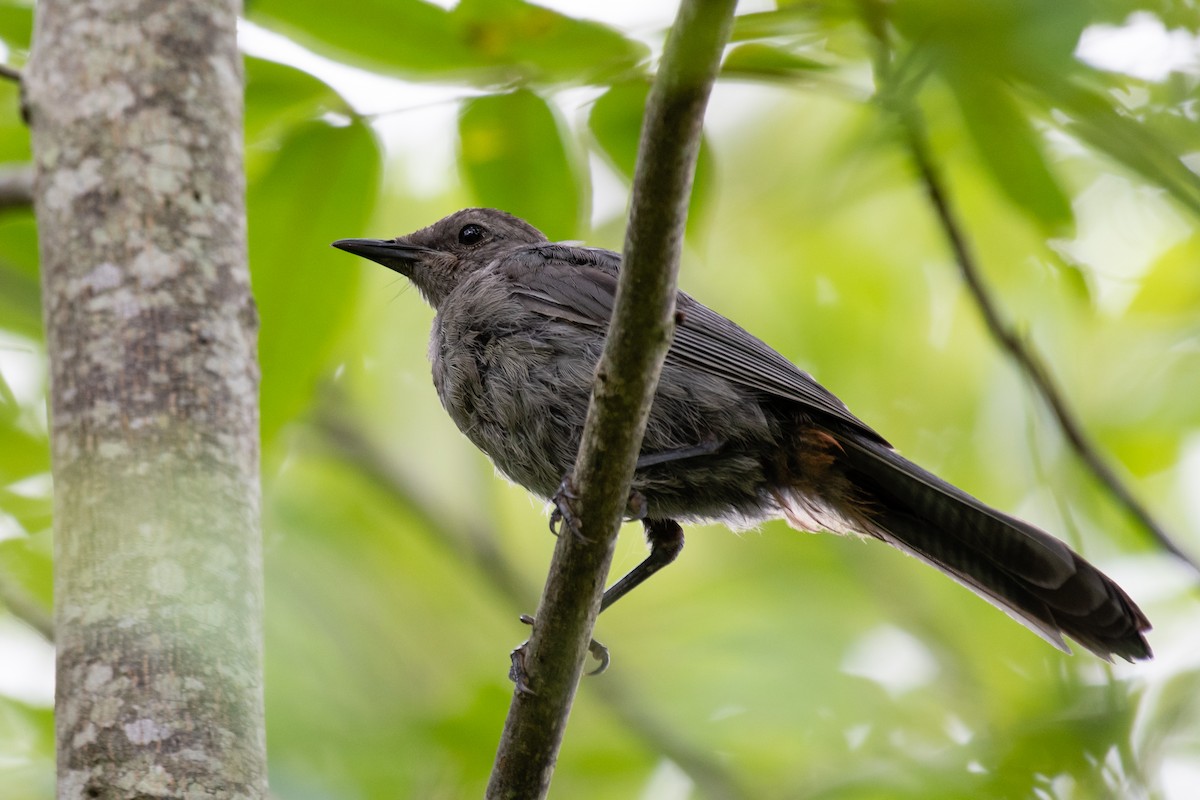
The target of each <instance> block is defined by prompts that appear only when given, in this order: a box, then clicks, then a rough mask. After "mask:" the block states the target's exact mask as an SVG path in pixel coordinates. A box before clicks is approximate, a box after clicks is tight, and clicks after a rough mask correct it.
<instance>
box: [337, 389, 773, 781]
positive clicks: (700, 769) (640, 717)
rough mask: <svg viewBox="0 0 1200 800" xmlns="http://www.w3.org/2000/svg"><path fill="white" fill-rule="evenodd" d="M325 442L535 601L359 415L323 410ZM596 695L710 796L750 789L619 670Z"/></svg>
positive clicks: (459, 549)
mask: <svg viewBox="0 0 1200 800" xmlns="http://www.w3.org/2000/svg"><path fill="white" fill-rule="evenodd" d="M314 428H315V429H316V431H317V432H318V433H319V434H320V436H321V439H320V443H321V445H322V446H323V447H325V448H328V449H330V450H331V451H332V453H333V454H334V455H335V456H336V457H338V458H339V459H341V460H342V461H344V462H346V463H347V464H349V465H350V466H352V467H353V468H355V469H356V470H358V472H359V474H360V475H361V476H362V477H363V478H365V479H366V480H368V481H369V482H370V483H371V484H373V485H374V486H375V487H376V488H377V489H379V490H380V491H382V492H383V493H384V494H385V495H387V496H388V497H390V498H391V499H392V500H393V501H394V502H395V503H396V504H397V505H399V506H401V507H402V508H403V509H404V510H405V512H406V513H409V514H412V515H413V516H415V517H416V518H417V519H419V520H420V521H421V523H422V525H423V526H425V528H426V529H427V530H429V531H431V532H433V534H434V535H435V536H437V537H438V540H439V541H442V542H444V543H446V544H448V545H449V546H450V547H451V548H452V549H453V550H454V552H455V554H456V555H458V556H459V557H461V558H462V559H463V560H464V561H466V562H468V563H470V564H473V565H474V566H475V568H476V569H477V570H478V573H479V574H480V575H481V576H482V577H483V579H484V580H486V581H487V582H488V583H489V584H490V585H491V587H492V589H494V590H495V592H496V593H497V594H498V595H499V596H500V597H501V598H503V599H504V600H505V601H506V602H507V603H508V604H509V606H510V607H511V608H512V609H513V614H514V616H515V615H516V614H518V613H520V612H522V611H525V610H527V609H529V608H530V607H531V604H532V603H533V602H534V599H535V598H536V595H535V593H534V591H533V589H532V588H531V587H530V586H529V585H528V583H527V582H526V581H525V580H524V579H523V578H522V577H521V573H520V571H519V570H517V569H516V568H515V567H514V566H513V565H512V563H511V562H510V561H509V559H508V558H507V557H506V556H505V555H504V553H503V552H502V551H501V550H500V549H499V548H497V547H496V545H495V541H496V537H495V536H494V535H492V534H491V533H490V532H489V531H487V530H485V529H482V528H478V527H472V526H470V525H465V526H464V525H462V524H458V523H455V524H448V522H447V519H446V515H445V513H443V512H441V511H439V509H438V505H437V503H436V502H434V501H433V500H432V499H430V498H426V497H422V496H421V493H420V492H419V491H418V489H417V488H416V482H415V481H414V480H412V478H411V477H410V476H408V475H406V474H405V472H404V470H403V469H402V468H401V467H400V465H399V464H397V463H396V462H395V460H394V459H392V458H390V457H389V456H388V455H387V454H386V453H384V452H382V451H381V450H380V448H379V447H378V446H377V445H376V444H375V443H374V442H373V441H371V439H370V438H369V437H367V436H366V435H364V433H363V431H362V429H361V428H360V427H359V426H358V425H357V424H356V423H354V422H352V421H349V420H347V419H345V418H344V417H341V416H339V415H337V414H336V413H335V412H332V411H328V410H326V411H323V412H322V413H320V414H319V415H318V417H317V419H316V420H315V421H314ZM591 688H592V689H594V690H595V696H596V698H597V699H598V700H600V702H602V703H603V704H604V705H605V706H607V708H608V709H609V711H611V712H612V714H613V715H614V716H615V717H617V719H619V720H620V721H621V723H622V724H623V725H624V726H625V728H626V729H627V730H629V731H630V732H632V733H633V734H634V735H635V736H637V737H638V738H639V739H641V740H642V741H643V742H644V743H645V744H646V746H647V747H649V748H651V749H653V750H654V751H655V752H657V753H661V754H662V755H663V756H665V757H666V758H669V759H670V760H671V761H673V762H674V763H675V764H676V765H678V766H679V768H680V769H682V770H683V771H684V772H685V773H686V774H687V775H688V776H689V777H690V778H691V779H692V781H693V783H695V785H696V787H697V790H698V791H699V792H700V793H701V794H703V795H704V796H705V797H708V798H712V800H746V799H747V798H749V797H750V795H749V793H748V792H747V791H746V790H745V789H744V788H743V787H742V786H741V785H740V784H739V783H738V782H737V780H736V779H735V778H734V776H733V775H732V774H730V772H729V771H728V770H727V769H726V768H725V767H724V766H722V765H721V764H720V762H718V761H716V760H715V759H713V758H712V757H711V755H710V754H708V753H706V752H704V751H703V750H701V749H700V748H697V747H696V746H695V745H693V744H692V743H690V742H688V741H686V740H684V739H683V738H681V737H680V736H679V735H678V734H677V733H676V732H674V731H673V730H671V728H670V726H668V725H666V724H664V723H663V722H662V721H661V720H658V719H656V718H655V717H654V715H653V714H652V713H650V712H649V711H648V710H647V704H646V703H645V702H644V701H643V700H642V699H641V698H639V697H637V696H636V693H635V691H634V690H633V689H632V688H631V687H629V686H628V685H626V684H625V683H623V682H622V681H621V678H620V676H618V675H615V674H611V673H610V674H607V675H605V676H604V678H603V679H602V680H598V681H596V683H595V684H594V685H593V686H592V687H591Z"/></svg>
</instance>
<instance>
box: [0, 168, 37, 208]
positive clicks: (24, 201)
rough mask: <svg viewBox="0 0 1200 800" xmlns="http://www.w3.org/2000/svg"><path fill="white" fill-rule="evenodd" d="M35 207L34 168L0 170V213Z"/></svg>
mask: <svg viewBox="0 0 1200 800" xmlns="http://www.w3.org/2000/svg"><path fill="white" fill-rule="evenodd" d="M32 207H33V167H15V168H7V169H0V211H5V210H6V209H9V208H32Z"/></svg>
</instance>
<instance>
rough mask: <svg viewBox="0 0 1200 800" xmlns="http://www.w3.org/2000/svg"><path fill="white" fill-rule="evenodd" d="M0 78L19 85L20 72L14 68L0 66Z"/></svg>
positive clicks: (4, 65) (5, 65)
mask: <svg viewBox="0 0 1200 800" xmlns="http://www.w3.org/2000/svg"><path fill="white" fill-rule="evenodd" d="M0 78H7V79H8V80H10V81H15V82H17V83H20V82H21V70H19V69H17V68H16V67H10V66H8V65H7V64H0Z"/></svg>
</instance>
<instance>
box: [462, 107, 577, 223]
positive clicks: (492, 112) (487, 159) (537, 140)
mask: <svg viewBox="0 0 1200 800" xmlns="http://www.w3.org/2000/svg"><path fill="white" fill-rule="evenodd" d="M458 132H459V165H460V167H461V169H462V171H463V175H464V177H465V178H466V180H467V182H468V183H469V184H470V185H471V189H472V190H473V191H474V194H475V198H476V201H477V202H478V203H479V204H480V205H484V206H493V207H495V208H500V209H503V210H505V211H508V212H509V213H512V214H516V215H517V216H519V217H523V218H524V219H527V220H529V221H530V222H531V223H532V224H534V225H535V226H537V227H538V228H540V229H542V230H543V231H545V233H546V235H547V236H549V237H550V238H551V239H570V238H573V237H575V236H577V235H578V234H579V229H580V222H581V220H582V217H583V208H584V202H585V199H584V194H583V187H582V186H581V182H580V180H579V178H578V177H577V175H578V172H577V169H576V165H575V164H574V163H573V159H572V157H571V155H572V154H571V153H570V152H569V151H568V149H567V145H566V143H565V141H564V139H563V129H562V126H561V125H560V124H559V121H558V119H557V115H556V114H555V112H554V110H553V109H552V108H551V107H550V105H549V104H548V103H547V102H546V101H545V100H543V99H542V98H541V97H539V96H538V95H536V94H534V93H533V92H531V91H528V90H526V89H520V90H518V91H515V92H510V93H509V94H496V95H488V96H486V97H478V98H474V99H472V100H468V101H466V102H465V103H464V104H463V111H462V115H461V116H460V117H459V123H458Z"/></svg>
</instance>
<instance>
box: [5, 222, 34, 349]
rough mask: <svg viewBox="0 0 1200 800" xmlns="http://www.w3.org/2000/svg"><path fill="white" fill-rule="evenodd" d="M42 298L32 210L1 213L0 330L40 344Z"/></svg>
mask: <svg viewBox="0 0 1200 800" xmlns="http://www.w3.org/2000/svg"><path fill="white" fill-rule="evenodd" d="M41 298H42V291H41V284H40V282H39V279H38V250H37V228H36V226H35V225H34V220H33V211H32V210H21V211H10V212H8V213H6V214H0V328H3V329H4V330H7V331H12V332H13V333H17V334H20V335H21V336H24V337H26V338H27V339H32V340H34V341H41V339H42V335H43V334H42V312H41V309H42V299H41Z"/></svg>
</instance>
